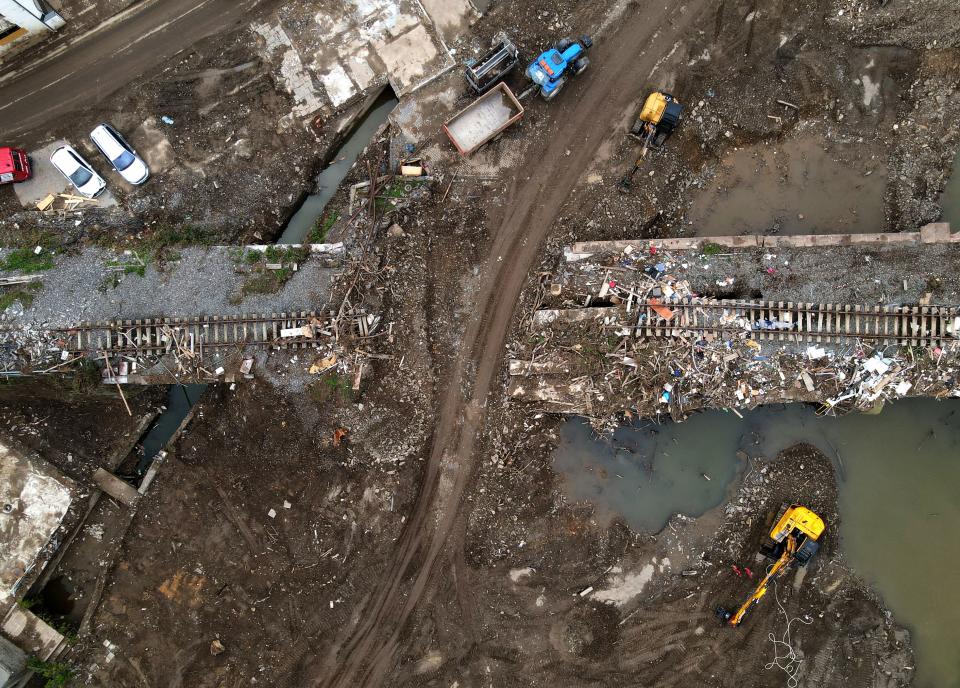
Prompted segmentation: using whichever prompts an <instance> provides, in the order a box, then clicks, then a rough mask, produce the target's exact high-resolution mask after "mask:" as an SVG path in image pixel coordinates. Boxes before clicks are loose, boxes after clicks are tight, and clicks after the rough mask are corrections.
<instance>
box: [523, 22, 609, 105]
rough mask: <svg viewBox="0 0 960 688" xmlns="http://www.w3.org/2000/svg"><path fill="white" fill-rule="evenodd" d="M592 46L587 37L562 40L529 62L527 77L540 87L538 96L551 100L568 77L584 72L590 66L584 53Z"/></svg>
mask: <svg viewBox="0 0 960 688" xmlns="http://www.w3.org/2000/svg"><path fill="white" fill-rule="evenodd" d="M592 45H593V41H592V40H590V37H589V36H581V37H580V38H579V39H577V40H573V39H570V38H564V39H563V40H561V41H559V42H558V43H557V44H556V45H555V46H554V47H552V48H550V49H548V50H546V51H544V52H543V53H541V54H540V57H538V58H537V59H536V60H534V61H533V62H531V63H530V66H529V67H527V76H528V77H529V78H530V80H531V81H533V82H534V83H535V84H537V85H538V86H539V87H540V95H542V96H543V97H544V98H546V99H547V100H550V99H552V98H553V97H554V96H556V95H557V93H559V92H560V89H561V88H563V86H564V84H566V82H567V79H569V77H570V76H576V75H577V74H580V73H581V72H582V71H583V70H585V69H586V68H587V65H589V64H590V60H589V59H588V58H587V55H586V52H587V50H589V49H590V47H591V46H592Z"/></svg>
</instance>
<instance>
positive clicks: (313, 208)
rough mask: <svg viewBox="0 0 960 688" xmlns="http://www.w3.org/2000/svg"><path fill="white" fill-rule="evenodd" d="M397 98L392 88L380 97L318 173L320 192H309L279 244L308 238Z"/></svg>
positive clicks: (295, 242) (318, 188) (278, 241)
mask: <svg viewBox="0 0 960 688" xmlns="http://www.w3.org/2000/svg"><path fill="white" fill-rule="evenodd" d="M398 102H399V101H398V100H397V99H396V98H395V97H394V96H393V93H392V92H391V91H390V89H387V90H386V91H384V93H383V95H381V96H380V98H378V99H377V101H376V102H375V103H374V105H373V107H372V108H370V110H369V111H368V112H367V114H366V115H364V116H363V119H362V120H361V121H360V123H359V124H358V125H357V127H356V128H355V129H354V131H353V133H352V134H350V136H348V137H347V140H346V142H344V144H343V145H342V146H341V147H340V149H339V150H338V151H337V152H336V154H335V155H334V157H333V162H332V163H331V164H330V165H328V166H327V167H326V168H324V170H323V171H322V172H321V173H320V174H319V175H318V176H317V193H315V194H312V195H310V196H307V198H306V200H305V201H304V202H303V204H302V205H301V206H300V209H299V210H297V212H296V213H295V214H294V216H293V217H291V218H290V221H289V222H288V223H287V226H286V228H285V229H284V230H283V234H281V235H280V238H279V239H278V240H277V243H278V244H301V243H304V242H305V241H306V240H307V238H308V237H309V236H310V231H311V230H312V229H313V227H314V225H315V224H316V222H317V220H318V219H320V217H321V216H322V215H323V209H324V208H325V207H326V206H327V203H329V202H330V199H331V198H333V195H334V194H335V193H336V191H337V188H338V187H339V186H340V183H341V182H342V181H343V180H344V178H345V177H346V176H347V173H348V172H349V171H350V168H351V167H353V163H355V162H356V161H357V158H358V157H360V153H361V152H362V151H363V149H364V148H366V146H367V144H368V143H370V139H371V138H373V135H374V133H375V132H376V131H377V129H378V128H379V127H380V125H381V124H383V123H384V122H386V121H387V116H388V115H389V114H390V111H391V110H393V108H394V107H396V105H397V103H398Z"/></svg>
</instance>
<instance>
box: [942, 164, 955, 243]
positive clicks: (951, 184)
mask: <svg viewBox="0 0 960 688" xmlns="http://www.w3.org/2000/svg"><path fill="white" fill-rule="evenodd" d="M940 206H941V208H942V209H943V211H942V212H941V213H940V222H949V223H950V226H951V227H953V228H954V229H960V154H958V155H957V157H956V159H955V160H954V161H953V171H952V172H951V173H950V179H948V180H947V185H946V187H945V188H944V189H943V195H942V196H940Z"/></svg>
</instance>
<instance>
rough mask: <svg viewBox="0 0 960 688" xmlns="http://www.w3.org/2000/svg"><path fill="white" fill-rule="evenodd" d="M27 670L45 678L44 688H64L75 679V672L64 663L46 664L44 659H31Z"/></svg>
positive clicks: (28, 661)
mask: <svg viewBox="0 0 960 688" xmlns="http://www.w3.org/2000/svg"><path fill="white" fill-rule="evenodd" d="M27 668H28V669H30V670H31V671H33V672H35V673H36V674H37V676H40V677H41V678H45V679H46V682H45V683H44V684H43V685H44V688H62V686H65V685H67V683H68V682H69V681H70V679H71V678H73V670H72V669H71V668H70V667H69V666H68V665H67V664H63V663H62V662H45V661H43V660H42V659H37V658H36V657H31V658H30V659H29V660H27Z"/></svg>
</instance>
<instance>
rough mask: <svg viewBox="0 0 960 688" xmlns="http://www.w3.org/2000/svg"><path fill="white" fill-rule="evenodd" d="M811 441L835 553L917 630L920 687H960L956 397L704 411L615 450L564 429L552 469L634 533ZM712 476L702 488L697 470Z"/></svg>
mask: <svg viewBox="0 0 960 688" xmlns="http://www.w3.org/2000/svg"><path fill="white" fill-rule="evenodd" d="M797 442H809V443H810V444H813V445H815V446H817V447H819V448H820V449H821V450H822V451H823V452H824V453H825V454H827V455H828V456H830V457H832V458H833V460H834V464H835V466H836V468H837V472H838V476H839V478H840V479H839V486H840V513H841V518H842V520H843V525H842V534H841V545H842V547H843V549H844V551H845V552H846V553H847V557H848V560H849V562H850V564H851V565H852V566H853V567H854V569H855V570H856V571H857V572H858V573H859V574H860V575H862V576H863V577H864V578H866V579H867V580H868V581H870V582H871V583H872V584H873V585H874V586H875V587H876V589H877V590H878V591H879V592H880V593H881V595H882V596H883V598H884V601H885V603H886V604H887V606H888V607H889V608H890V609H892V610H893V612H894V614H895V615H896V619H897V621H898V622H899V623H902V624H904V625H906V626H908V627H910V629H911V631H912V632H913V639H914V645H915V650H916V657H917V677H916V682H915V684H914V685H915V686H917V688H960V651H958V649H957V648H960V574H958V573H957V572H958V571H960V537H957V535H956V532H957V529H958V528H960V498H958V486H960V400H949V401H944V402H936V401H933V400H925V399H914V400H904V401H900V402H898V403H897V404H895V405H891V406H888V407H887V408H886V409H885V410H884V411H883V413H882V414H880V415H878V416H867V415H859V414H855V415H850V416H845V417H843V418H818V417H817V416H816V415H815V413H814V411H813V409H812V408H810V407H807V406H800V405H790V406H779V407H776V406H774V407H764V408H760V409H757V410H755V411H752V412H750V413H747V414H744V419H743V420H741V419H739V418H737V417H736V416H735V415H733V414H731V413H724V412H721V411H711V412H708V413H703V414H699V415H697V416H694V417H693V418H691V419H690V420H689V421H687V422H685V423H682V424H672V423H666V424H663V425H659V426H657V425H651V424H650V423H649V421H646V422H643V423H640V424H638V427H630V428H621V429H620V430H618V431H617V433H616V434H615V435H614V438H613V441H612V442H604V441H600V440H594V439H592V438H591V436H590V433H589V430H588V429H587V428H586V426H585V425H583V424H582V423H580V422H578V421H573V422H570V423H567V424H566V425H565V426H564V429H563V432H562V442H561V445H560V447H559V448H558V450H557V452H556V454H555V461H554V466H555V468H556V470H557V471H558V472H560V473H561V474H562V475H563V476H564V484H565V490H566V492H567V494H568V495H569V497H570V498H571V499H577V500H581V499H587V500H590V501H592V502H593V503H595V504H596V505H597V508H598V512H599V513H601V514H614V513H616V514H620V515H622V516H623V518H624V520H625V521H627V522H628V523H629V524H630V525H632V526H633V527H635V528H641V529H650V530H657V529H659V528H660V527H662V526H663V524H664V523H665V521H666V518H667V517H668V515H669V513H670V512H671V511H678V512H682V513H686V514H688V515H691V516H696V515H699V514H702V513H703V512H705V511H706V510H708V509H709V508H711V507H713V506H716V505H717V504H719V503H720V502H721V501H722V500H723V498H724V494H725V492H726V490H728V489H729V488H730V487H731V486H732V484H733V483H734V482H735V480H736V478H737V475H738V471H740V470H741V469H742V468H743V465H742V464H743V461H742V460H740V459H738V458H737V451H738V450H739V449H744V450H746V451H747V452H748V453H749V454H750V455H751V456H758V455H762V456H768V457H771V456H776V454H777V453H778V452H779V451H781V450H782V449H785V448H786V447H789V446H791V445H793V444H796V443H797ZM704 473H705V474H706V475H708V476H710V478H711V480H709V481H708V480H706V478H704V477H703V474H704Z"/></svg>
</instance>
